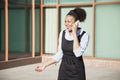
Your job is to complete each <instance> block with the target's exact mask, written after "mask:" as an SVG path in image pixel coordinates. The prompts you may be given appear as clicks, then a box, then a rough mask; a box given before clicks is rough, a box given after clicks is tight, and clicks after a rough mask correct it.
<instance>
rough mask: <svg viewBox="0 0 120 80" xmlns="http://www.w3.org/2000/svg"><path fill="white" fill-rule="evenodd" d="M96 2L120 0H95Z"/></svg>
mask: <svg viewBox="0 0 120 80" xmlns="http://www.w3.org/2000/svg"><path fill="white" fill-rule="evenodd" d="M96 1H97V2H116V1H117V2H118V1H120V0H96Z"/></svg>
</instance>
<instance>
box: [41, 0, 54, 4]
mask: <svg viewBox="0 0 120 80" xmlns="http://www.w3.org/2000/svg"><path fill="white" fill-rule="evenodd" d="M43 3H44V4H56V0H43Z"/></svg>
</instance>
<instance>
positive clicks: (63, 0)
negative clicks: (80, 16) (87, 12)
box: [60, 0, 92, 4]
mask: <svg viewBox="0 0 120 80" xmlns="http://www.w3.org/2000/svg"><path fill="white" fill-rule="evenodd" d="M86 2H92V0H60V3H61V4H66V3H68V4H69V3H71V4H76V3H86Z"/></svg>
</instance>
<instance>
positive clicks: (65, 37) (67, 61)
mask: <svg viewBox="0 0 120 80" xmlns="http://www.w3.org/2000/svg"><path fill="white" fill-rule="evenodd" d="M85 19H86V12H85V10H84V9H81V8H75V9H73V10H71V11H70V12H69V13H68V14H67V15H66V17H65V26H66V29H65V30H63V31H61V32H60V35H59V45H58V51H57V53H56V54H55V55H54V56H53V57H51V58H50V59H48V60H47V61H45V62H43V63H42V64H41V65H39V66H37V67H36V68H35V70H36V71H38V72H40V71H43V70H44V69H45V68H46V67H47V66H49V65H51V64H54V63H56V62H59V61H60V60H61V59H62V62H61V65H60V68H59V73H58V80H86V76H85V67H84V62H83V58H82V55H83V53H84V51H85V50H86V47H87V46H88V42H89V36H88V34H87V33H86V32H85V31H83V29H82V28H80V27H79V25H78V23H80V22H83V21H84V20H85Z"/></svg>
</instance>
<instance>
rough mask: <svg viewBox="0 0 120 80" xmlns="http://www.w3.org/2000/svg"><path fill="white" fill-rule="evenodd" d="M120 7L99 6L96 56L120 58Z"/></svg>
mask: <svg viewBox="0 0 120 80" xmlns="http://www.w3.org/2000/svg"><path fill="white" fill-rule="evenodd" d="M119 9H120V5H97V6H96V15H95V56H96V57H100V58H115V59H116V58H120V42H119V41H120V37H119V36H120V35H119V34H120V31H119V30H120V10H119Z"/></svg>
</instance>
